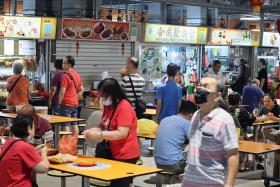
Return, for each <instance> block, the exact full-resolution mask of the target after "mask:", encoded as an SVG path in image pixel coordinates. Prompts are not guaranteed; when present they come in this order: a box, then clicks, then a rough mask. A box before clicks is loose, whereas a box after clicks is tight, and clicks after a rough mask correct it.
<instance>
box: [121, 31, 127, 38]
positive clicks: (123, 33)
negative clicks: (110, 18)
mask: <svg viewBox="0 0 280 187" xmlns="http://www.w3.org/2000/svg"><path fill="white" fill-rule="evenodd" d="M120 39H121V40H128V34H127V32H122V33H121V35H120Z"/></svg>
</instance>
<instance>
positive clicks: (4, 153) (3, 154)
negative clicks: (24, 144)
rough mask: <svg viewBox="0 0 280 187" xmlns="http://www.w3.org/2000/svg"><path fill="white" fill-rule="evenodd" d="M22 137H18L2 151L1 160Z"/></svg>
mask: <svg viewBox="0 0 280 187" xmlns="http://www.w3.org/2000/svg"><path fill="white" fill-rule="evenodd" d="M21 140H22V139H18V140H15V141H13V142H12V143H10V145H9V146H8V147H7V148H6V150H5V151H4V152H3V153H2V155H1V156H0V161H1V160H2V159H3V158H4V156H5V155H6V153H7V152H8V150H9V149H10V148H11V147H12V146H13V145H14V144H15V143H17V142H18V141H21Z"/></svg>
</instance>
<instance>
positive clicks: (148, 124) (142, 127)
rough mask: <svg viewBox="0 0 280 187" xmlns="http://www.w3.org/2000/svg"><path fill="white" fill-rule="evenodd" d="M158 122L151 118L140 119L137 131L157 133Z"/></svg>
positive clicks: (150, 133)
mask: <svg viewBox="0 0 280 187" xmlns="http://www.w3.org/2000/svg"><path fill="white" fill-rule="evenodd" d="M157 129H158V124H157V123H156V122H154V121H152V120H149V119H140V120H138V121H137V131H138V134H140V135H155V134H156V133H157Z"/></svg>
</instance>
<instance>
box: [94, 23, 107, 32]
mask: <svg viewBox="0 0 280 187" xmlns="http://www.w3.org/2000/svg"><path fill="white" fill-rule="evenodd" d="M104 30H105V24H104V23H102V22H98V23H96V24H95V25H94V26H93V32H94V33H95V34H101V33H102V32H103V31H104Z"/></svg>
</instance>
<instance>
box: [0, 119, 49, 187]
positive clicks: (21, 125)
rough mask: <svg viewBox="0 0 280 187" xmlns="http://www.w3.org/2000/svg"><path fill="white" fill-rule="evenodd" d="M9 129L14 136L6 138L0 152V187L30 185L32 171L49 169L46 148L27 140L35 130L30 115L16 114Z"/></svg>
mask: <svg viewBox="0 0 280 187" xmlns="http://www.w3.org/2000/svg"><path fill="white" fill-rule="evenodd" d="M11 131H12V133H13V135H14V138H11V139H9V140H7V142H6V143H5V144H4V147H3V149H2V150H1V153H0V168H1V169H0V181H1V182H0V187H30V186H31V185H32V182H31V179H32V171H34V172H35V173H45V172H47V171H48V169H49V161H48V158H47V148H46V146H45V145H40V146H38V147H36V148H35V147H33V146H32V145H31V144H29V143H28V142H27V141H28V140H29V139H31V138H32V137H34V131H35V128H34V125H33V119H32V117H30V116H26V115H18V116H17V117H16V119H15V121H14V124H13V126H12V127H11ZM38 152H39V153H40V154H41V156H40V154H39V153H38Z"/></svg>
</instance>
